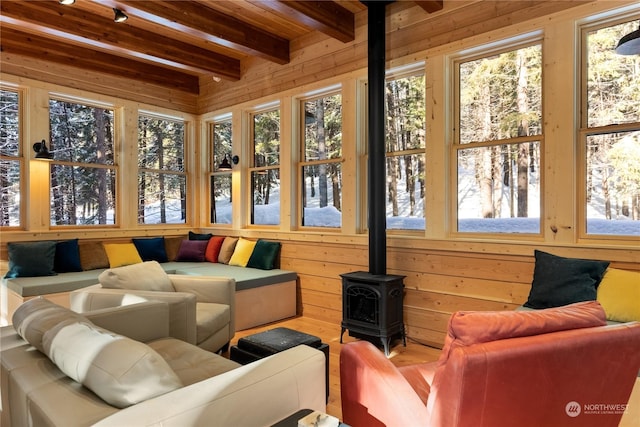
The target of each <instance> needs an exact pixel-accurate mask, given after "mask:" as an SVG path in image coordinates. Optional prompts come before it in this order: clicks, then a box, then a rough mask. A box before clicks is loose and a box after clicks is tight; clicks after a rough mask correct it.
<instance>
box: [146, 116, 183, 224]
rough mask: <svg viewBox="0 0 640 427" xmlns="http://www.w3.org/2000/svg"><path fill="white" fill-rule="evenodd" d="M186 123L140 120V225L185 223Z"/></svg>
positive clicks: (152, 118) (158, 118) (153, 117)
mask: <svg viewBox="0 0 640 427" xmlns="http://www.w3.org/2000/svg"><path fill="white" fill-rule="evenodd" d="M184 146H185V124H184V122H182V121H180V120H175V119H168V118H163V117H155V116H152V115H145V114H140V116H139V118H138V223H139V224H184V223H185V222H186V212H187V208H186V192H187V189H186V187H187V173H186V170H185V157H184V154H185V153H184Z"/></svg>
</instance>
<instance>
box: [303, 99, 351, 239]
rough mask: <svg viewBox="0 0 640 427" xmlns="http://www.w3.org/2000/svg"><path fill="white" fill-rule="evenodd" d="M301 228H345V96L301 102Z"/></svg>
mask: <svg viewBox="0 0 640 427" xmlns="http://www.w3.org/2000/svg"><path fill="white" fill-rule="evenodd" d="M301 111H303V114H301V120H302V121H303V125H302V127H303V129H304V131H303V142H302V146H301V148H302V153H301V159H302V161H301V163H300V173H301V174H302V175H301V176H302V179H301V183H302V185H301V188H302V212H303V213H302V225H303V226H311V227H334V228H339V227H341V225H342V171H341V163H342V96H341V95H340V94H333V95H326V96H322V97H318V98H315V99H308V100H304V101H302V110H301Z"/></svg>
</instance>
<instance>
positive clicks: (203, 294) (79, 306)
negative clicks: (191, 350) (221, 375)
mask: <svg viewBox="0 0 640 427" xmlns="http://www.w3.org/2000/svg"><path fill="white" fill-rule="evenodd" d="M98 279H99V281H100V283H99V284H97V285H93V286H89V287H87V288H83V289H78V290H76V291H73V292H72V293H71V297H70V304H71V309H72V310H73V311H76V312H79V313H85V312H87V311H94V310H98V309H103V308H109V307H117V306H121V305H128V304H133V303H138V302H141V301H164V302H166V303H167V304H168V305H169V319H170V325H169V335H170V336H172V337H174V338H177V339H180V340H183V341H186V342H188V343H190V344H195V345H197V346H198V347H200V348H203V349H205V350H208V351H212V352H217V351H219V350H221V349H222V350H226V348H228V345H229V342H230V341H231V339H232V338H233V336H234V334H235V320H234V319H235V291H236V284H235V280H234V279H232V278H224V277H210V276H187V275H176V274H167V273H165V271H164V270H163V269H162V267H161V266H160V264H158V263H157V262H155V261H150V262H144V263H141V264H134V265H128V266H125V267H118V268H112V269H109V270H106V271H105V272H103V273H102V274H101V275H100V276H99V278H98Z"/></svg>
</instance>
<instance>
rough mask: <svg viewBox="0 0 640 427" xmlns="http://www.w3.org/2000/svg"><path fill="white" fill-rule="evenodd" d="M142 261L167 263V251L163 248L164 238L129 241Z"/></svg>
mask: <svg viewBox="0 0 640 427" xmlns="http://www.w3.org/2000/svg"><path fill="white" fill-rule="evenodd" d="M131 241H132V242H133V244H134V245H135V247H136V249H137V250H138V254H140V258H142V261H158V262H167V261H168V260H169V258H168V257H167V250H166V248H165V246H164V237H152V238H149V239H131Z"/></svg>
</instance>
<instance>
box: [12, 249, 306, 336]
mask: <svg viewBox="0 0 640 427" xmlns="http://www.w3.org/2000/svg"><path fill="white" fill-rule="evenodd" d="M161 265H162V267H163V268H164V270H165V271H166V272H167V273H169V274H190V275H198V276H218V277H231V278H233V279H235V281H236V329H237V330H242V329H247V328H250V327H254V326H258V325H261V324H265V323H269V322H274V321H276V320H281V319H284V318H287V317H293V316H295V315H296V280H297V274H296V273H295V272H293V271H287V270H281V269H273V270H261V269H257V268H250V267H237V266H231V265H226V264H216V263H209V262H179V261H171V262H166V263H162V264H161ZM105 270H106V269H96V270H87V271H80V272H72V273H60V274H57V275H55V276H40V277H18V278H12V279H7V278H5V279H2V298H0V299H1V301H2V304H1V305H2V306H1V307H0V309H1V312H2V319H1V322H2V324H3V325H6V324H9V323H10V322H11V317H12V316H13V312H14V311H15V310H16V309H17V308H18V307H19V306H20V305H21V304H22V303H23V302H25V301H27V300H29V299H31V298H34V297H37V296H43V297H45V298H47V299H49V300H52V301H54V302H55V303H57V304H59V305H62V306H64V307H69V293H70V292H72V291H75V290H77V289H81V288H84V287H87V286H91V285H95V284H96V283H98V276H99V275H100V273H102V272H103V271H105Z"/></svg>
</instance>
